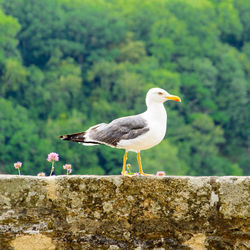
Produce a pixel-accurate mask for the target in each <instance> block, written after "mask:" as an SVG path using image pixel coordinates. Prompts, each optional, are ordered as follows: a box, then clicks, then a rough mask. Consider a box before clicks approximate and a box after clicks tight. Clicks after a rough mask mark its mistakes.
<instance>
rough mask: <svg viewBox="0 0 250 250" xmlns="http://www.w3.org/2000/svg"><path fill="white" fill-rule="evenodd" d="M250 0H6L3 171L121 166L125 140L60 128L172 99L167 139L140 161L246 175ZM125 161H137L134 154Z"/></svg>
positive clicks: (0, 62)
mask: <svg viewBox="0 0 250 250" xmlns="http://www.w3.org/2000/svg"><path fill="white" fill-rule="evenodd" d="M249 78H250V1H245V0H218V1H214V0H154V1H152V0H144V1H141V0H127V1H122V0H43V1H37V0H0V173H12V174H13V173H16V170H15V169H14V167H13V163H14V162H15V161H22V162H23V167H22V170H21V171H22V173H23V174H31V175H36V174H37V173H38V172H41V171H44V172H46V173H47V174H48V173H49V163H48V162H47V161H46V157H47V154H48V153H50V152H52V151H54V152H57V153H59V154H60V162H59V163H56V174H62V173H64V171H63V169H62V165H63V164H64V163H71V164H72V168H73V174H119V173H120V172H121V164H122V155H123V152H122V151H121V150H116V149H112V148H108V147H106V146H100V147H83V146H81V145H79V144H76V143H69V142H63V141H60V140H59V139H58V135H61V134H64V133H73V132H79V131H82V130H85V129H87V128H88V127H89V126H91V125H94V124H96V123H100V122H109V121H111V120H112V119H114V118H117V117H119V116H125V115H131V114H135V113H139V112H143V111H144V110H145V103H144V98H145V94H146V92H147V90H148V89H149V88H151V87H154V86H158V87H161V88H164V89H166V90H167V91H169V92H170V93H172V94H175V95H178V96H180V97H181V98H182V103H181V104H179V103H178V104H176V103H174V102H168V103H167V105H166V108H167V111H168V131H167V137H166V139H164V141H163V142H162V143H161V144H160V145H158V146H156V147H155V148H153V149H150V150H148V151H145V152H142V160H143V164H144V170H145V171H146V172H149V173H155V172H156V171H160V170H164V171H166V173H167V174H174V175H243V174H244V175H249V173H250V170H249V166H250V162H249V134H250V131H249V127H250V125H249V86H250V84H249ZM129 162H130V163H133V170H134V171H137V164H136V162H135V155H134V154H133V153H130V154H129Z"/></svg>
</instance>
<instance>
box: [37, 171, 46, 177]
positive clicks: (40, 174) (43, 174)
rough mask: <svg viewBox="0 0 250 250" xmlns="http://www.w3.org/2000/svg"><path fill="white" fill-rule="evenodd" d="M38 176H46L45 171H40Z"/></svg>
mask: <svg viewBox="0 0 250 250" xmlns="http://www.w3.org/2000/svg"><path fill="white" fill-rule="evenodd" d="M37 176H39V177H44V176H45V173H43V172H41V173H38V174H37Z"/></svg>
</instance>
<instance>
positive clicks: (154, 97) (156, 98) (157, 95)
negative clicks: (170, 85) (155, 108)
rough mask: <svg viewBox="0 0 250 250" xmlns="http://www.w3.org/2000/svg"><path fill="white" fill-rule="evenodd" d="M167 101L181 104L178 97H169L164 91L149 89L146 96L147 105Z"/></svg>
mask: <svg viewBox="0 0 250 250" xmlns="http://www.w3.org/2000/svg"><path fill="white" fill-rule="evenodd" d="M168 100H172V101H176V102H181V98H180V97H178V96H175V95H171V94H169V93H168V92H167V91H166V90H164V89H160V88H152V89H150V90H149V91H148V93H147V96H146V103H147V105H149V104H151V103H164V102H165V101H168Z"/></svg>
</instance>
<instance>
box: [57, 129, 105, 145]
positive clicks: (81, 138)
mask: <svg viewBox="0 0 250 250" xmlns="http://www.w3.org/2000/svg"><path fill="white" fill-rule="evenodd" d="M86 133H87V132H80V133H75V134H70V135H60V136H59V138H61V139H62V140H64V141H73V142H78V143H81V144H83V145H86V146H92V145H98V144H101V143H98V142H96V141H89V140H86Z"/></svg>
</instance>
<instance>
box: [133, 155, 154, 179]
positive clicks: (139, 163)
mask: <svg viewBox="0 0 250 250" xmlns="http://www.w3.org/2000/svg"><path fill="white" fill-rule="evenodd" d="M137 161H138V165H139V174H140V175H146V176H153V175H152V174H145V173H143V170H142V164H141V155H140V152H138V153H137Z"/></svg>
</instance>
